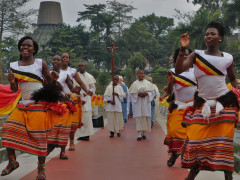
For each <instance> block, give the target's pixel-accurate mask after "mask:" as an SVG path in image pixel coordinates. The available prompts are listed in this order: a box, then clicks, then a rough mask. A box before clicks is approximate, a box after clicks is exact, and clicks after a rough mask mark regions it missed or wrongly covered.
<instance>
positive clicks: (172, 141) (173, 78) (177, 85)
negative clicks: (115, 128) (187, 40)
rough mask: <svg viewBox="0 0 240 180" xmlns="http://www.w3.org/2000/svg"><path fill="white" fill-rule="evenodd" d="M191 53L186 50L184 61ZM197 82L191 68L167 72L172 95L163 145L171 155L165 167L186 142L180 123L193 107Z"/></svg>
mask: <svg viewBox="0 0 240 180" xmlns="http://www.w3.org/2000/svg"><path fill="white" fill-rule="evenodd" d="M179 51H180V48H178V49H176V51H175V53H174V63H176V60H177V57H178V54H179ZM191 52H192V51H191V50H190V49H186V50H185V53H184V59H185V60H186V59H187V56H188V55H189V53H191ZM196 85H197V81H196V78H195V76H194V72H193V68H189V69H186V71H185V72H183V73H181V74H179V75H177V74H176V73H175V68H172V69H171V70H170V71H168V87H167V92H168V94H171V93H173V95H171V96H170V97H174V99H171V98H169V99H168V101H169V100H170V99H171V102H170V105H169V109H168V110H169V112H168V120H167V136H166V138H165V141H164V144H166V145H167V146H168V152H169V153H171V156H170V158H169V160H168V161H167V165H168V166H169V167H170V166H173V165H174V164H175V161H176V159H177V158H178V156H179V155H180V154H181V148H182V146H183V143H184V141H185V140H186V128H183V127H182V125H181V123H182V120H183V117H184V112H185V110H186V108H187V107H189V106H192V105H193V98H194V93H195V92H196V90H197V86H196Z"/></svg>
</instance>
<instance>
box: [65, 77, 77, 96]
mask: <svg viewBox="0 0 240 180" xmlns="http://www.w3.org/2000/svg"><path fill="white" fill-rule="evenodd" d="M65 82H66V84H67V86H68V88H69V89H70V91H71V92H72V93H74V92H75V90H74V88H73V84H72V81H71V79H70V77H69V75H67V79H66V81H65Z"/></svg>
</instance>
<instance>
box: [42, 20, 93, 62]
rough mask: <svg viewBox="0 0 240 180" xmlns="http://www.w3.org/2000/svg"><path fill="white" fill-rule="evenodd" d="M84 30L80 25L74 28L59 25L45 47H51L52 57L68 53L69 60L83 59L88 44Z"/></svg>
mask: <svg viewBox="0 0 240 180" xmlns="http://www.w3.org/2000/svg"><path fill="white" fill-rule="evenodd" d="M84 28H85V27H84V26H81V25H78V26H74V27H71V26H70V25H65V24H62V25H59V28H58V29H57V30H56V31H54V33H53V34H52V37H51V39H50V40H49V41H48V42H47V46H48V47H51V52H52V55H55V54H62V53H63V52H69V53H71V54H70V56H71V58H72V57H73V58H75V57H78V58H83V57H84V55H85V54H84V53H85V51H86V48H87V45H88V42H89V33H88V32H86V31H85V30H84Z"/></svg>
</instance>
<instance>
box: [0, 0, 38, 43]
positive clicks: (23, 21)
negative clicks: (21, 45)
mask: <svg viewBox="0 0 240 180" xmlns="http://www.w3.org/2000/svg"><path fill="white" fill-rule="evenodd" d="M29 1H30V0H1V1H0V43H2V40H3V34H4V33H5V32H6V33H7V32H8V33H12V34H14V35H19V34H21V33H23V31H24V30H25V29H28V28H29V27H30V25H31V22H32V21H31V20H30V18H29V17H30V16H31V15H34V14H35V13H36V10H33V9H28V10H26V11H23V10H22V7H23V6H25V5H26V3H27V2H29Z"/></svg>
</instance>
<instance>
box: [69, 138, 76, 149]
mask: <svg viewBox="0 0 240 180" xmlns="http://www.w3.org/2000/svg"><path fill="white" fill-rule="evenodd" d="M68 150H69V151H75V145H74V143H73V140H70V146H69V149H68Z"/></svg>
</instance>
